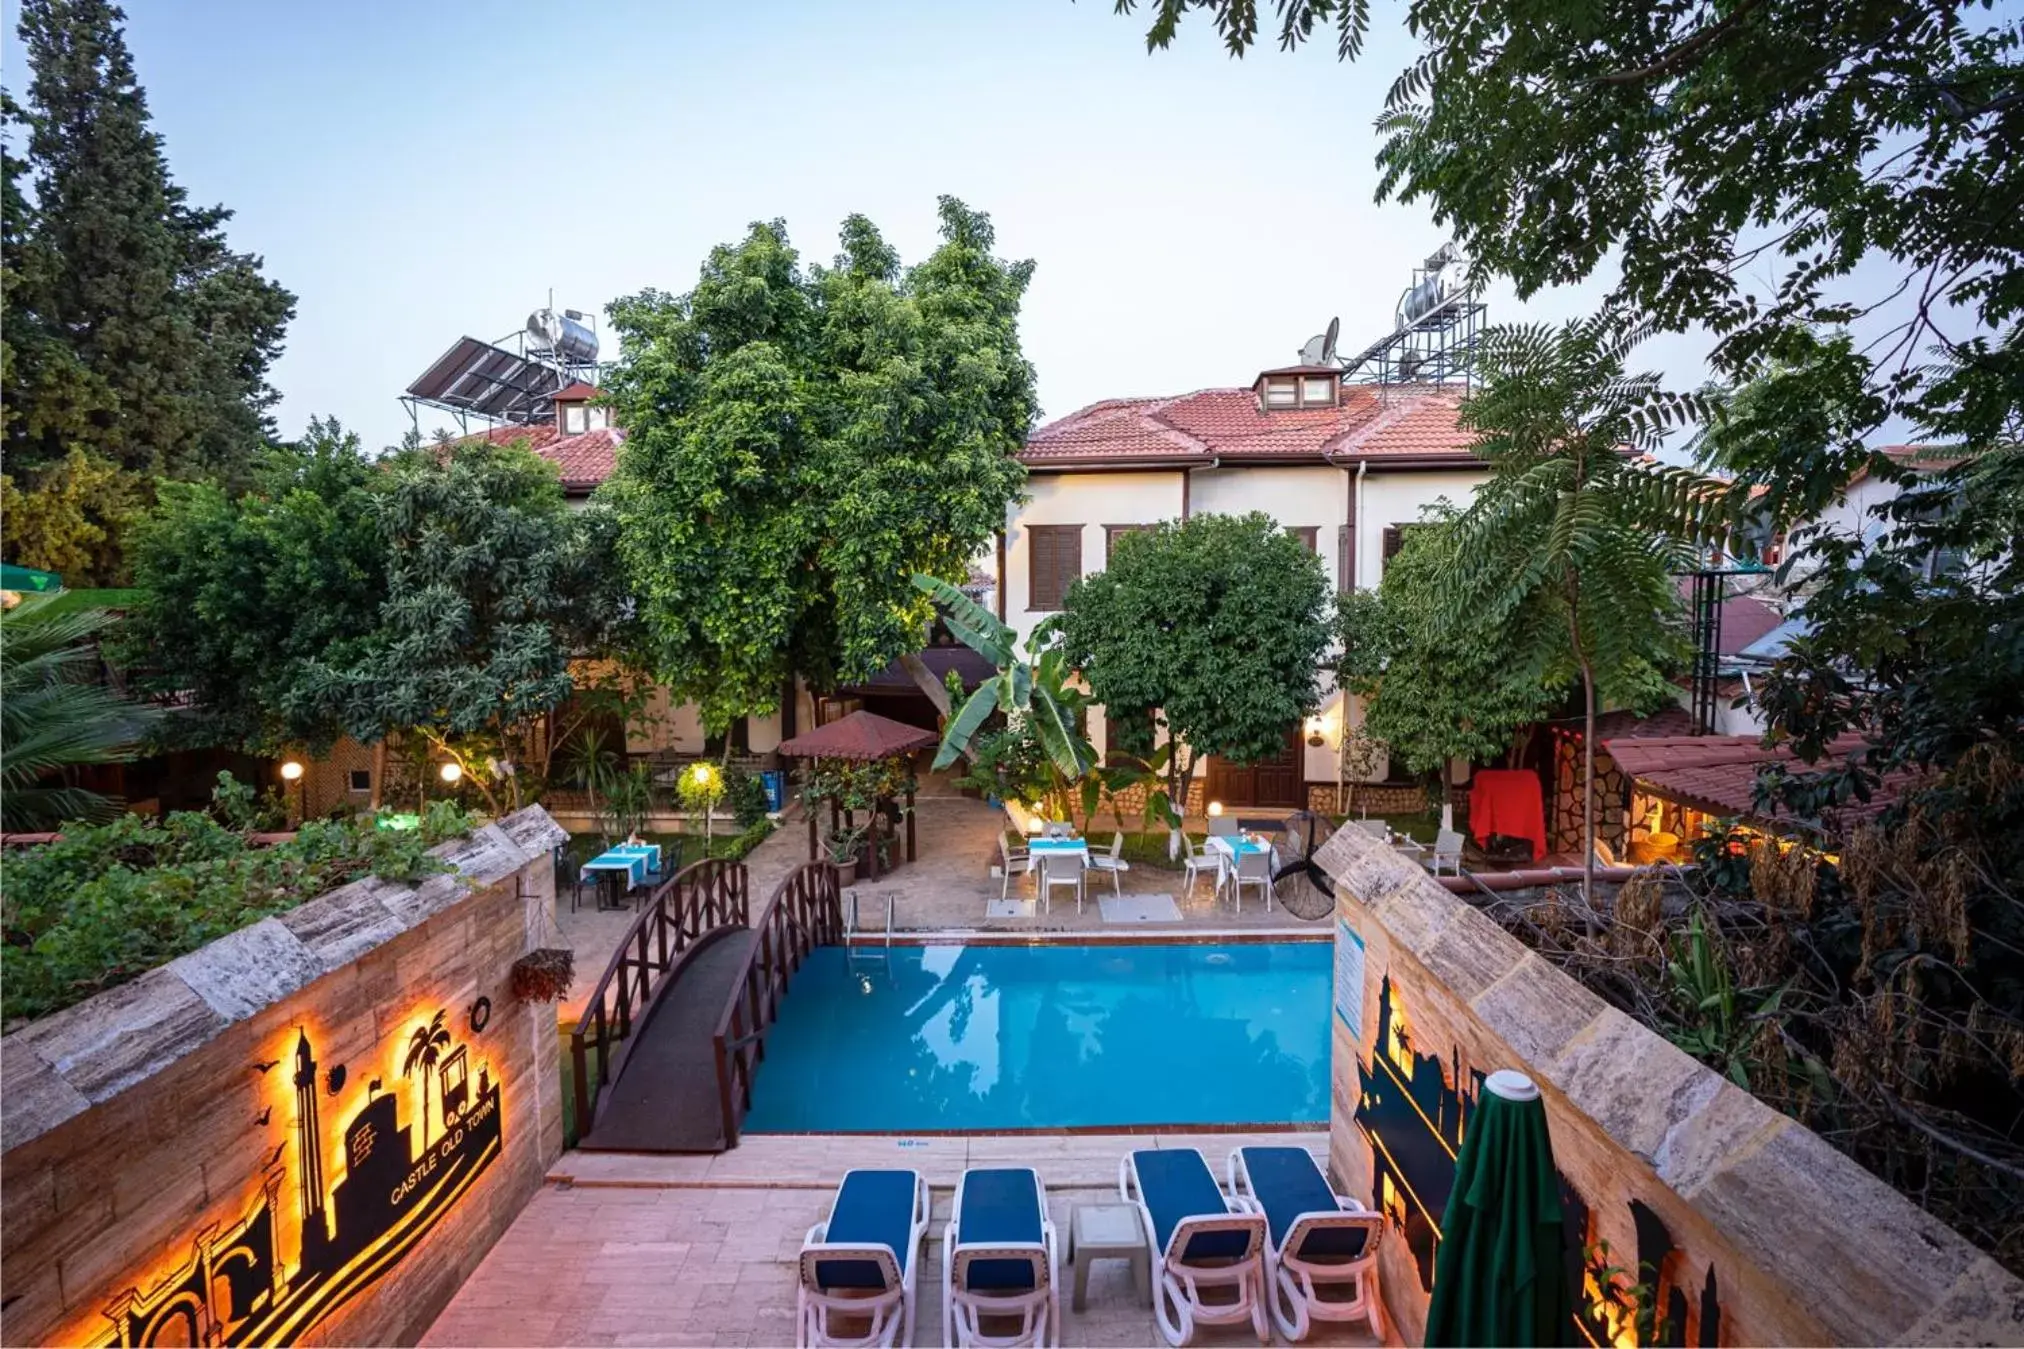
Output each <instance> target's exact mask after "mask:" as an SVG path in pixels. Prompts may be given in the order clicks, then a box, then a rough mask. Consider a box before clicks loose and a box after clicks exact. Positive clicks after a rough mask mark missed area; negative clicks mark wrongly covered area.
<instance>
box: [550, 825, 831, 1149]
mask: <svg viewBox="0 0 2024 1349" xmlns="http://www.w3.org/2000/svg"><path fill="white" fill-rule="evenodd" d="M748 881H749V877H748V874H747V872H746V870H745V864H744V863H742V862H726V861H716V860H711V861H703V862H697V863H696V864H694V865H693V866H689V867H685V868H683V869H682V870H681V871H679V872H677V873H675V875H674V876H673V877H671V878H670V879H669V880H668V881H666V882H665V883H664V884H662V885H661V886H660V887H659V888H658V889H656V890H655V891H654V892H653V894H652V896H651V897H650V898H649V899H648V900H647V902H646V904H645V906H644V907H643V908H642V909H641V910H640V915H639V917H638V918H637V919H635V920H634V921H633V925H632V926H631V927H630V928H628V929H627V930H626V934H625V937H624V939H623V940H622V941H621V942H620V943H619V947H618V951H617V953H616V954H615V955H613V957H612V960H611V964H610V965H608V966H607V967H606V968H605V971H604V975H603V977H602V978H600V979H599V980H598V982H597V986H596V988H595V989H593V990H592V992H591V995H590V999H589V1001H588V1002H587V1003H586V1004H585V1006H584V1012H583V1018H582V1019H581V1020H580V1021H578V1022H577V1026H576V1030H575V1031H574V1032H573V1033H572V1034H571V1036H570V1057H571V1061H572V1066H573V1067H574V1069H575V1092H576V1100H575V1106H576V1122H577V1134H578V1142H577V1146H578V1147H580V1148H585V1149H589V1150H591V1151H599V1152H722V1151H724V1150H725V1149H726V1148H730V1147H735V1146H736V1145H737V1142H738V1129H739V1126H740V1125H741V1124H742V1123H743V1122H744V1119H745V1112H746V1111H747V1110H748V1109H750V1108H751V1105H752V1078H753V1074H754V1073H755V1072H756V1071H757V1069H758V1065H759V1060H760V1059H761V1058H762V1057H763V1056H764V1054H765V1051H766V1032H767V1031H768V1030H769V1029H770V1028H771V1027H772V1025H773V1023H774V1021H775V1020H776V1019H777V1018H778V1017H779V1015H780V1000H781V998H782V997H783V996H784V995H785V994H786V992H787V981H788V980H789V979H791V978H792V977H793V975H794V972H795V971H796V970H798V969H800V968H801V962H802V961H803V960H804V959H806V958H807V956H808V953H809V952H810V951H812V950H814V949H815V948H816V947H817V946H823V945H828V944H832V943H835V942H837V941H840V940H841V939H842V936H843V917H842V905H841V902H840V900H839V897H838V893H837V885H836V873H835V872H834V871H833V870H831V869H830V867H829V865H828V863H826V862H811V863H808V864H806V865H804V866H801V867H797V868H796V869H795V870H794V871H793V872H792V873H790V874H789V875H788V877H787V879H785V880H784V881H782V882H781V883H780V886H779V888H778V889H776V890H775V891H774V892H773V895H772V897H771V898H770V899H768V900H767V902H766V907H765V908H764V909H762V910H761V911H760V913H759V917H758V920H757V921H756V922H754V921H751V920H750V901H749V896H748V893H747V885H748Z"/></svg>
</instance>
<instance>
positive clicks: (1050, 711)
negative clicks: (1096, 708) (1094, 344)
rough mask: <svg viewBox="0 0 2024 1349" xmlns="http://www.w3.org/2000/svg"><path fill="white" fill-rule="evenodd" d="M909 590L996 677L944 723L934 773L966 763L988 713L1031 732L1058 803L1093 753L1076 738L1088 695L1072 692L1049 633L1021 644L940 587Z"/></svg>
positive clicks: (971, 603) (1044, 628)
mask: <svg viewBox="0 0 2024 1349" xmlns="http://www.w3.org/2000/svg"><path fill="white" fill-rule="evenodd" d="M914 586H915V587H916V588H917V589H919V590H920V591H922V592H923V593H924V594H926V595H927V596H929V598H931V599H933V600H934V601H935V603H936V605H937V606H938V607H939V608H940V609H941V611H942V622H943V623H944V624H945V625H946V626H947V627H948V629H949V631H950V632H951V633H952V634H954V636H955V638H956V640H957V641H959V642H961V643H962V644H963V645H965V646H967V647H969V648H970V649H971V650H972V651H975V652H976V653H977V654H978V655H980V656H982V657H983V658H984V659H985V660H988V661H990V662H991V664H992V665H993V666H994V667H995V668H996V669H997V671H998V673H997V674H996V675H995V676H993V677H992V678H990V679H987V680H985V681H984V682H983V683H982V684H981V685H979V686H978V688H977V691H976V692H975V693H972V694H971V695H970V696H969V697H968V698H967V699H966V700H964V702H963V705H962V706H961V707H960V708H957V709H956V712H955V714H954V715H952V716H951V717H950V718H949V724H948V727H947V729H945V730H944V731H943V732H942V745H941V749H940V750H939V751H938V752H937V753H936V755H935V767H936V768H938V769H940V768H947V767H948V766H949V765H950V764H952V763H954V762H955V761H956V760H957V758H959V757H963V756H967V755H968V754H969V753H970V750H971V746H972V744H973V743H974V742H975V740H976V738H977V735H978V732H980V731H981V730H983V728H984V723H985V722H986V721H988V720H990V718H991V714H992V713H993V712H1002V713H1004V714H1005V717H1006V719H1007V720H1008V721H1020V722H1025V723H1027V724H1030V725H1031V726H1032V727H1033V732H1034V736H1035V738H1036V739H1038V740H1039V742H1040V748H1041V750H1042V751H1043V752H1044V753H1045V754H1046V755H1047V760H1048V762H1049V763H1050V764H1051V765H1052V766H1053V768H1054V772H1055V775H1056V778H1057V782H1056V787H1057V789H1058V790H1057V794H1058V795H1060V796H1061V797H1062V798H1063V800H1064V802H1065V801H1066V799H1067V793H1068V789H1069V788H1071V787H1073V785H1074V784H1075V783H1077V782H1078V781H1080V780H1081V779H1082V777H1083V776H1084V775H1085V774H1086V773H1088V772H1089V770H1090V769H1091V768H1092V767H1093V766H1095V764H1096V747H1095V746H1094V745H1092V744H1090V742H1089V739H1088V737H1086V736H1085V735H1083V733H1082V713H1083V711H1084V709H1086V708H1087V707H1088V706H1089V695H1088V694H1087V693H1085V692H1083V691H1082V690H1081V689H1078V688H1076V687H1075V686H1074V684H1073V682H1072V681H1073V680H1074V678H1075V671H1074V670H1073V669H1072V668H1071V667H1070V666H1069V664H1068V659H1067V657H1066V656H1064V655H1063V654H1062V652H1061V649H1060V648H1059V647H1058V646H1055V645H1053V642H1054V626H1053V624H1052V623H1043V624H1041V625H1040V626H1039V627H1037V628H1035V629H1034V630H1033V632H1032V633H1031V634H1029V635H1028V636H1027V638H1026V640H1025V642H1024V643H1023V644H1022V643H1021V642H1020V641H1019V634H1018V633H1017V632H1015V631H1013V630H1012V628H1011V627H1009V626H1008V625H1006V624H1004V623H1001V622H999V620H998V616H997V615H996V614H993V613H992V612H991V611H990V610H989V609H986V608H985V607H984V606H983V605H981V604H979V603H977V602H976V601H975V600H973V599H971V598H970V597H969V596H968V595H965V594H964V593H963V592H962V591H960V590H958V589H956V587H954V586H952V585H950V584H949V583H948V582H947V581H942V580H938V579H936V578H935V577H932V576H923V575H919V574H916V575H915V577H914Z"/></svg>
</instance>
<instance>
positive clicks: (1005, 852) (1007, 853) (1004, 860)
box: [998, 829, 1033, 899]
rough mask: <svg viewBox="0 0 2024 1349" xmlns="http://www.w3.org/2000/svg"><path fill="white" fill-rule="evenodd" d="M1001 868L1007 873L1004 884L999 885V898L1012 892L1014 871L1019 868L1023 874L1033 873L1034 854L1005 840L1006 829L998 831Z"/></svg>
mask: <svg viewBox="0 0 2024 1349" xmlns="http://www.w3.org/2000/svg"><path fill="white" fill-rule="evenodd" d="M998 860H999V862H1000V863H1001V864H1002V865H1001V866H1000V867H999V870H1001V871H1003V872H1004V873H1005V879H1004V882H1003V884H1001V885H999V887H998V898H1000V899H1007V898H1009V897H1010V896H1011V894H1012V873H1013V871H1014V870H1017V871H1018V873H1019V874H1020V875H1022V876H1030V875H1032V874H1033V854H1032V853H1030V852H1028V851H1026V849H1024V848H1015V847H1013V846H1012V845H1011V844H1009V843H1007V842H1006V841H1005V831H1004V830H1002V829H1000V830H999V831H998Z"/></svg>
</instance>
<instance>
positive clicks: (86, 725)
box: [0, 600, 158, 829]
mask: <svg viewBox="0 0 2024 1349" xmlns="http://www.w3.org/2000/svg"><path fill="white" fill-rule="evenodd" d="M45 603H46V602H45V601H41V600H29V601H26V602H25V603H23V604H22V605H21V606H20V607H19V608H17V609H15V610H13V611H12V612H10V613H8V614H7V615H5V616H4V617H0V764H4V765H5V767H4V770H0V773H4V776H0V782H4V785H5V789H6V790H5V794H4V795H0V827H4V828H7V829H53V828H55V827H56V826H58V825H60V824H63V823H65V822H67V821H72V820H76V821H86V820H104V819H107V818H110V817H111V816H112V815H113V814H114V813H115V807H116V805H117V803H116V802H114V801H113V800H111V799H110V798H108V797H105V796H102V795H100V794H99V793H97V792H92V791H86V790H84V789H83V788H81V787H75V786H71V785H68V784H66V783H64V782H62V781H61V775H62V773H63V770H65V769H67V768H71V767H75V766H78V765H82V764H104V763H121V762H124V761H126V760H129V759H131V758H133V757H134V753H135V749H136V747H137V746H138V744H139V743H140V741H141V739H142V737H143V735H144V734H145V732H146V730H147V728H148V726H149V724H150V723H151V722H153V721H154V720H156V718H157V715H158V714H157V713H156V712H155V710H154V709H153V708H150V707H145V706H142V705H139V704H136V703H133V702H131V701H129V700H128V699H126V698H124V697H122V696H121V695H120V694H119V693H117V692H116V691H114V690H113V689H111V688H109V687H108V686H107V685H106V684H105V682H104V680H103V679H102V678H100V670H99V662H98V652H97V647H96V642H95V641H94V639H95V638H96V637H97V636H98V634H99V633H101V632H103V631H104V630H105V628H106V627H107V626H108V625H110V624H111V622H112V621H113V620H112V616H111V615H110V614H108V613H107V612H105V611H104V610H92V609H85V610H73V611H71V612H69V613H59V614H55V615H52V614H49V613H48V612H46V609H45ZM52 779H55V780H54V781H52Z"/></svg>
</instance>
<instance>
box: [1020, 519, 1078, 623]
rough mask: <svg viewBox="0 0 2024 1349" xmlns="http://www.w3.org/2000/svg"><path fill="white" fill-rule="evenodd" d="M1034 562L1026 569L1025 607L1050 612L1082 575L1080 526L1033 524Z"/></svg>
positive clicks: (1032, 548)
mask: <svg viewBox="0 0 2024 1349" xmlns="http://www.w3.org/2000/svg"><path fill="white" fill-rule="evenodd" d="M1027 533H1028V534H1030V535H1031V536H1032V538H1031V548H1030V552H1031V558H1032V561H1031V565H1030V566H1029V567H1028V569H1027V595H1026V600H1027V603H1026V607H1027V608H1028V609H1031V610H1036V611H1040V612H1051V611H1053V610H1056V609H1059V608H1060V607H1061V597H1062V596H1063V595H1066V594H1067V593H1068V587H1069V586H1070V585H1071V584H1072V583H1073V582H1074V581H1075V580H1076V579H1077V578H1078V577H1080V576H1081V575H1082V526H1081V525H1030V526H1028V527H1027Z"/></svg>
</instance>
